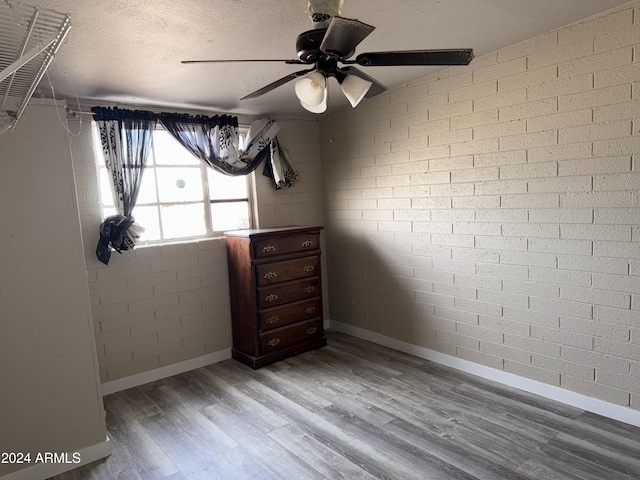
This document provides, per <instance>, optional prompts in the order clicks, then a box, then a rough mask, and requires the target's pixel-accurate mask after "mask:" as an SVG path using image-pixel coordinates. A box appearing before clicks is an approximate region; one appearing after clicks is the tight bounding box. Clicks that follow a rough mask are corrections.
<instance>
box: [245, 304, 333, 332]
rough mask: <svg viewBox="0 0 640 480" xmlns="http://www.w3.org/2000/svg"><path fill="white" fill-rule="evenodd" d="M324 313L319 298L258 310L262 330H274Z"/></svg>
mask: <svg viewBox="0 0 640 480" xmlns="http://www.w3.org/2000/svg"><path fill="white" fill-rule="evenodd" d="M321 314H322V301H321V300H320V299H319V298H316V299H314V300H311V301H308V302H297V303H290V304H288V305H284V306H282V307H276V308H269V309H267V310H260V311H258V322H259V325H260V327H259V328H260V330H261V331H267V330H273V329H274V328H279V327H283V326H285V325H289V324H291V323H295V322H299V321H301V320H309V319H311V318H314V317H319V316H320V315H321Z"/></svg>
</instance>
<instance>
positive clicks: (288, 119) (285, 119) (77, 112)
mask: <svg viewBox="0 0 640 480" xmlns="http://www.w3.org/2000/svg"><path fill="white" fill-rule="evenodd" d="M67 113H68V114H69V115H72V116H74V117H77V116H79V115H93V114H94V113H93V112H83V111H82V110H70V109H68V108H67ZM189 115H190V114H189ZM218 115H220V114H218ZM222 115H233V116H237V115H236V114H222ZM271 118H273V119H274V120H276V121H281V122H292V121H293V122H297V121H301V122H317V121H318V120H317V119H316V118H315V117H314V118H310V119H307V118H302V117H300V118H298V117H287V116H284V117H281V116H278V115H275V116H274V117H271ZM238 126H240V127H249V126H250V125H249V124H246V123H238Z"/></svg>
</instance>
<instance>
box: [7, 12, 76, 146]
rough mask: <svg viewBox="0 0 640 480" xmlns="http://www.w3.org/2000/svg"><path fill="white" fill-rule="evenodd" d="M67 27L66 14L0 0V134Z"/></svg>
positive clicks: (19, 108)
mask: <svg viewBox="0 0 640 480" xmlns="http://www.w3.org/2000/svg"><path fill="white" fill-rule="evenodd" d="M70 28H71V17H70V16H69V15H66V14H62V13H58V12H55V11H53V10H47V9H40V8H37V7H33V6H30V5H26V4H24V3H20V2H15V1H12V0H0V135H1V134H2V133H4V132H6V131H7V130H8V129H10V128H14V127H15V125H16V123H17V122H18V120H19V119H20V116H21V115H22V113H23V112H24V110H25V108H26V107H27V104H28V103H29V100H30V99H31V96H32V95H33V92H34V91H35V89H36V87H37V86H38V83H39V82H40V80H41V79H42V77H43V76H44V74H45V72H46V71H47V68H49V65H50V64H51V61H52V60H53V57H54V55H55V54H56V52H57V51H58V49H59V48H60V46H61V45H62V42H63V41H64V39H65V37H66V35H67V33H68V32H69V29H70Z"/></svg>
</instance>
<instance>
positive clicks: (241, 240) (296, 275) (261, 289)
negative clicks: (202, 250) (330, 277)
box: [225, 227, 327, 368]
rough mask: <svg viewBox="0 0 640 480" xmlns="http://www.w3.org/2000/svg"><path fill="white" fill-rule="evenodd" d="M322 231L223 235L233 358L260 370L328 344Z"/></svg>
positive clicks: (273, 230)
mask: <svg viewBox="0 0 640 480" xmlns="http://www.w3.org/2000/svg"><path fill="white" fill-rule="evenodd" d="M322 228H323V227H286V228H269V229H260V230H238V231H232V232H225V236H226V237H227V257H228V260H229V284H230V294H231V315H232V333H233V348H232V351H231V352H232V356H233V358H235V359H237V360H239V361H241V362H242V363H244V364H246V365H249V366H250V367H252V368H260V367H263V366H265V365H268V364H269V363H272V362H274V361H276V360H280V359H282V358H284V357H288V356H291V355H296V354H298V353H302V352H305V351H308V350H311V349H314V348H319V347H323V346H324V345H326V344H327V340H326V337H325V336H324V328H323V315H322V282H321V277H320V230H322Z"/></svg>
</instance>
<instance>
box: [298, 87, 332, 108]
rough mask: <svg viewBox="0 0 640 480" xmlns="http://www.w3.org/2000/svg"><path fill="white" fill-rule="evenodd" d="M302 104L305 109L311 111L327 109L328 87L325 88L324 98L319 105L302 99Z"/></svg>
mask: <svg viewBox="0 0 640 480" xmlns="http://www.w3.org/2000/svg"><path fill="white" fill-rule="evenodd" d="M300 105H302V106H303V107H304V108H305V110H308V111H310V112H311V113H323V112H325V111H326V110H327V89H326V88H325V89H324V93H323V96H322V100H321V101H320V103H319V104H317V105H309V104H308V103H305V102H303V101H302V100H300Z"/></svg>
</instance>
